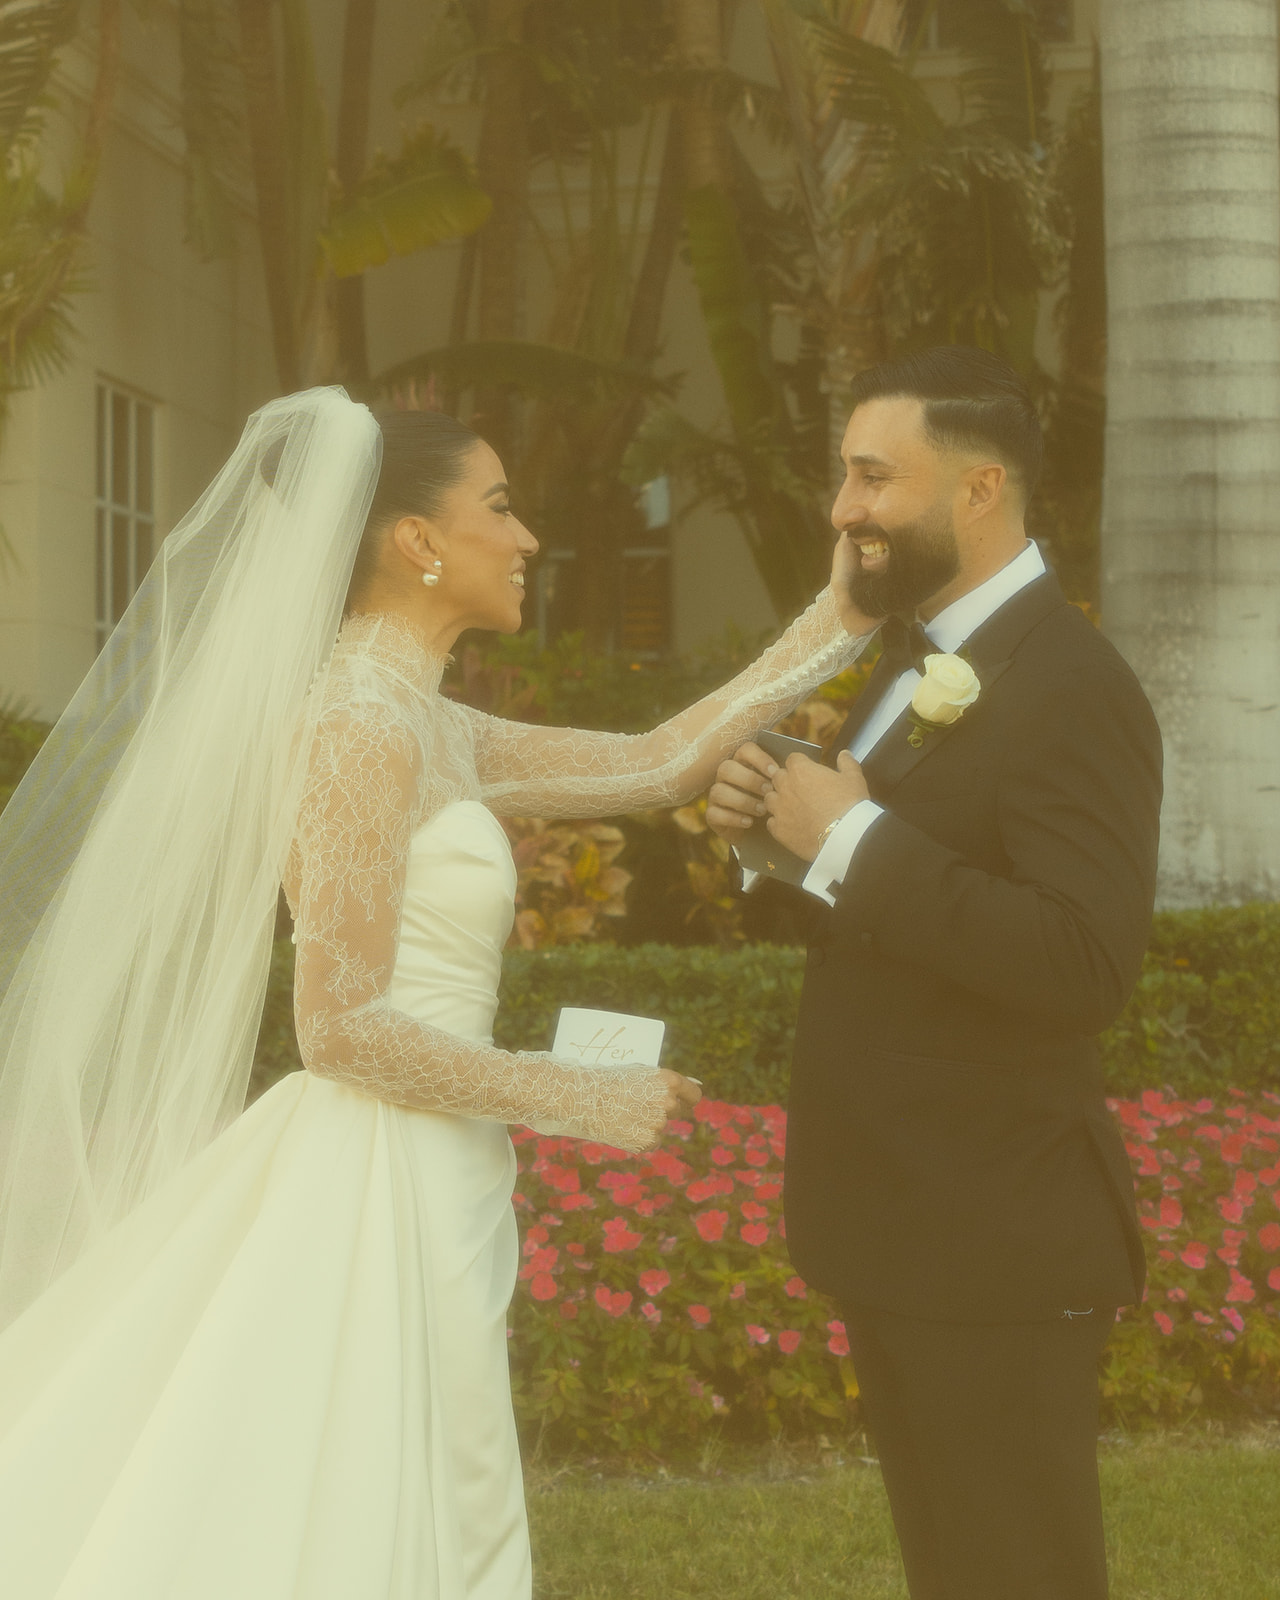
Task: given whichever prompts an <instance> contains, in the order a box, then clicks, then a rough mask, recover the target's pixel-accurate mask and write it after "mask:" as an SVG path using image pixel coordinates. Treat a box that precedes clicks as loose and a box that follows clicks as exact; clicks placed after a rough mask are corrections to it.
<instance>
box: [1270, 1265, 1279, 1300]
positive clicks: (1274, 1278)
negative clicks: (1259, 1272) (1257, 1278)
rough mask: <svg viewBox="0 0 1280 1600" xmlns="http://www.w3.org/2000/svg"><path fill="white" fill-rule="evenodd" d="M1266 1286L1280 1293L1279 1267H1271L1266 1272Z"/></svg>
mask: <svg viewBox="0 0 1280 1600" xmlns="http://www.w3.org/2000/svg"><path fill="white" fill-rule="evenodd" d="M1267 1287H1268V1288H1269V1289H1274V1290H1275V1292H1276V1293H1277V1294H1280V1267H1272V1269H1271V1271H1270V1272H1268V1273H1267Z"/></svg>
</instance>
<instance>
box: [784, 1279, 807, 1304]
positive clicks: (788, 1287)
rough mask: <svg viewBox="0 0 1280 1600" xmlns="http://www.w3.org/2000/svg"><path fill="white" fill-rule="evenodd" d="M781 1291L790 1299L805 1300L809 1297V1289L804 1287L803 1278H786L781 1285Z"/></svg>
mask: <svg viewBox="0 0 1280 1600" xmlns="http://www.w3.org/2000/svg"><path fill="white" fill-rule="evenodd" d="M782 1292H783V1294H785V1295H788V1296H789V1297H790V1298H791V1299H792V1300H807V1299H808V1298H809V1291H808V1289H807V1288H805V1282H804V1279H803V1278H788V1279H787V1281H786V1282H785V1283H784V1284H783V1285H782Z"/></svg>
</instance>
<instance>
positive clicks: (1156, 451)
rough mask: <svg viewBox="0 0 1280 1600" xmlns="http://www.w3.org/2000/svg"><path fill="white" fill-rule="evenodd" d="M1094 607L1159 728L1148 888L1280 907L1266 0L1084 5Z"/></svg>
mask: <svg viewBox="0 0 1280 1600" xmlns="http://www.w3.org/2000/svg"><path fill="white" fill-rule="evenodd" d="M1101 46H1102V113H1103V135H1104V137H1103V150H1104V173H1105V183H1106V228H1107V275H1108V286H1107V294H1108V319H1109V341H1108V357H1107V408H1108V415H1107V463H1106V476H1105V484H1104V491H1103V513H1102V528H1103V535H1102V552H1103V555H1102V560H1103V613H1104V616H1105V619H1106V625H1107V630H1108V632H1109V633H1110V634H1111V636H1112V637H1113V638H1114V639H1115V642H1116V643H1117V645H1118V646H1119V647H1120V649H1121V650H1122V651H1123V652H1124V654H1125V655H1126V656H1127V657H1128V659H1129V660H1130V662H1132V664H1133V666H1134V667H1135V669H1136V670H1137V672H1138V675H1139V677H1140V678H1141V679H1142V681H1143V683H1144V685H1145V687H1146V689H1147V692H1148V694H1149V695H1150V697H1151V699H1152V702H1153V703H1154V705H1155V708H1156V713H1157V715H1158V717H1159V719H1160V722H1161V725H1162V727H1163V730H1164V736H1165V746H1166V766H1165V776H1166V799H1165V812H1164V842H1163V847H1162V863H1161V895H1162V899H1163V902H1164V903H1165V904H1167V905H1173V906H1179V905H1182V906H1190V905H1204V904H1208V903H1213V902H1228V903H1229V902H1237V901H1243V900H1247V899H1274V898H1276V897H1277V896H1280V693H1278V692H1277V685H1278V684H1280V530H1278V529H1277V521H1276V506H1277V503H1278V502H1280V251H1278V248H1277V246H1278V242H1280V135H1278V130H1277V59H1276V57H1277V48H1276V6H1275V0H1215V3H1214V4H1213V5H1212V6H1208V5H1205V4H1204V0H1109V4H1106V5H1104V6H1103V8H1102V34H1101Z"/></svg>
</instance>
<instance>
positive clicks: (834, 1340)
mask: <svg viewBox="0 0 1280 1600" xmlns="http://www.w3.org/2000/svg"><path fill="white" fill-rule="evenodd" d="M827 1326H828V1327H829V1328H832V1327H836V1326H838V1327H839V1329H840V1331H839V1333H833V1334H832V1335H831V1337H830V1338H829V1339H828V1340H827V1349H828V1350H830V1352H831V1354H832V1355H833V1356H847V1355H848V1354H849V1336H848V1335H847V1334H846V1333H845V1331H844V1324H843V1323H839V1324H836V1323H831V1322H829V1323H828V1324H827Z"/></svg>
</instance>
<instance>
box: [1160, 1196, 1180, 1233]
mask: <svg viewBox="0 0 1280 1600" xmlns="http://www.w3.org/2000/svg"><path fill="white" fill-rule="evenodd" d="M1160 1221H1161V1222H1162V1223H1163V1224H1164V1225H1165V1227H1166V1228H1177V1227H1179V1226H1181V1223H1182V1203H1181V1201H1178V1200H1175V1199H1174V1198H1173V1196H1172V1195H1165V1196H1164V1198H1163V1199H1162V1200H1161V1202H1160Z"/></svg>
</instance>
